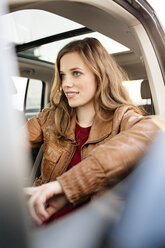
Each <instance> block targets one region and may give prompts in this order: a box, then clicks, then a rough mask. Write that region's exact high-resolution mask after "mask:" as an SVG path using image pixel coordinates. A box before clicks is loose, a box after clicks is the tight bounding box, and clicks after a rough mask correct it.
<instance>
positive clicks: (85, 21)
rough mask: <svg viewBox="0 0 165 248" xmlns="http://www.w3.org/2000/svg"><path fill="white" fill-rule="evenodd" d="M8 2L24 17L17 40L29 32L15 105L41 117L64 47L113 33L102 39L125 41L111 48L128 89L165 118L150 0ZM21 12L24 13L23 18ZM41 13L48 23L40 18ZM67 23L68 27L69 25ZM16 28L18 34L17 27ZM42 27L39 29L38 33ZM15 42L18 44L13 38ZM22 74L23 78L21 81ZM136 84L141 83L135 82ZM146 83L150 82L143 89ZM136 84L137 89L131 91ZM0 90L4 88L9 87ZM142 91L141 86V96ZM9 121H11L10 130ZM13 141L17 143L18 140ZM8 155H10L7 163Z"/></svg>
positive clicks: (158, 38)
mask: <svg viewBox="0 0 165 248" xmlns="http://www.w3.org/2000/svg"><path fill="white" fill-rule="evenodd" d="M7 4H8V10H9V12H10V15H13V14H14V18H15V20H16V19H17V18H16V16H17V14H20V19H19V18H18V19H17V22H16V23H17V25H18V26H17V27H18V30H19V33H18V34H19V35H18V36H17V38H18V37H21V30H22V32H23V33H24V36H23V39H22V40H21V38H20V40H17V44H14V46H15V55H16V56H15V57H14V58H13V61H14V62H15V63H16V64H17V65H18V71H17V72H14V73H13V72H12V73H11V76H13V77H14V79H13V81H14V82H16V81H17V82H18V81H20V82H18V84H21V83H22V82H23V81H24V82H23V83H22V84H24V86H23V89H24V91H23V93H22V98H21V100H18V104H19V105H17V106H16V108H17V109H18V110H21V111H24V114H25V116H26V118H27V119H28V118H31V117H32V116H36V115H37V114H38V112H40V111H41V110H42V108H44V107H45V106H46V105H47V104H49V96H50V91H51V86H52V83H53V79H54V63H55V59H56V52H58V50H59V47H60V46H62V45H63V44H64V43H67V42H68V41H69V40H71V39H76V38H81V37H84V35H88V36H91V37H92V36H94V37H100V36H101V35H104V36H106V37H108V38H107V39H106V41H105V44H104V41H103V38H101V39H102V44H103V45H105V46H107V47H108V48H109V47H111V46H112V44H114V43H113V42H117V43H118V45H120V49H121V50H120V49H119V50H118V49H117V50H116V52H115V48H114V49H113V48H112V50H111V53H112V54H113V56H114V57H115V59H116V61H117V62H118V63H119V64H120V65H121V66H122V67H123V68H124V70H125V71H126V72H127V73H128V76H129V78H130V82H126V86H128V85H129V86H128V88H131V91H130V94H132V93H134V94H133V95H132V99H133V100H134V101H135V102H136V103H137V105H143V106H144V107H146V109H149V111H148V110H147V111H148V114H158V115H160V116H161V117H163V118H164V117H165V105H164V98H165V53H164V51H165V33H164V30H163V27H162V26H161V24H160V22H159V20H158V18H157V17H156V14H155V12H154V10H153V9H152V7H151V6H150V5H149V4H148V3H147V2H146V1H143V0H134V1H129V0H102V1H100V0H88V1H87V0H84V1H83V0H76V1H74V0H65V1H60V0H59V1H56V0H54V1H53V0H52V1H51V0H49V1H48V0H42V1H39V0H38V1H37V0H35V1H34V0H33V1H32V0H8V1H7ZM25 10H26V11H25ZM38 10H40V12H39V15H38V13H37V12H36V11H38ZM21 11H24V12H22V17H21ZM45 11H46V12H45ZM32 13H33V14H32ZM35 13H36V16H35ZM47 13H48V14H51V15H50V19H49V15H46V17H45V14H47ZM42 15H43V20H44V21H45V22H46V25H44V21H43V22H42V21H41V19H42ZM59 16H60V17H63V18H65V19H60V21H59V23H58V22H57V23H56V22H55V20H58V18H59ZM23 17H24V18H25V17H26V18H27V19H26V18H25V19H26V21H25V22H24V21H23V19H22V23H21V18H23ZM33 18H34V19H33ZM44 18H45V19H44ZM30 19H31V22H32V24H33V25H31V29H30V30H28V27H29V25H28V24H27V25H26V26H24V24H26V23H28V21H29V20H30ZM19 21H20V23H19ZM35 22H36V23H37V24H35ZM67 22H68V24H67V25H68V26H67V27H65V24H66V23H67ZM72 22H74V23H72ZM19 25H20V26H19ZM37 25H38V27H37ZM72 25H73V26H72ZM33 26H34V27H33ZM19 27H21V29H19ZM39 27H40V29H39ZM48 27H50V28H48ZM25 28H26V29H27V34H28V32H33V34H34V36H31V37H29V35H27V37H26V32H24V31H23V30H24V29H25ZM33 28H34V29H33ZM56 28H57V30H56ZM13 29H14V30H15V31H16V32H17V30H16V29H15V26H13ZM31 30H32V31H31ZM38 30H40V33H39V34H38V33H37V31H38ZM41 31H42V32H41ZM96 32H97V34H96ZM110 39H111V40H110ZM111 41H113V42H112V43H111ZM10 42H14V39H11V40H10ZM60 42H61V43H60ZM56 44H57V45H56ZM59 44H60V45H59ZM113 50H114V51H113ZM46 51H47V53H49V56H48V55H47V54H46ZM46 55H47V58H46ZM0 56H2V55H0ZM2 59H3V58H2ZM20 78H21V79H22V78H23V80H22V81H21V80H20ZM25 81H26V82H25ZM137 82H138V87H137V86H135V85H137V84H136V83H137ZM142 82H145V85H144V87H143V86H142ZM2 83H3V84H4V82H2ZM16 84H17V83H16ZM130 85H131V87H130ZM0 87H2V85H1V86H0ZM135 87H137V88H136V90H137V91H139V92H138V93H137V91H136V92H135V91H134V90H132V89H134V88H135ZM1 89H2V90H4V88H1ZM1 89H0V91H1ZM140 90H142V92H141V95H140ZM137 94H139V95H140V97H141V98H140V101H139V99H134V98H136V95H137ZM143 100H144V101H143ZM2 105H3V103H2V102H1V106H2ZM147 105H149V108H148V106H147ZM20 106H21V107H20ZM6 111H7V110H6ZM9 115H10V113H9ZM6 121H7V120H6ZM4 125H5V124H4ZM4 125H3V128H4ZM7 125H8V123H6V126H5V128H7ZM4 130H5V129H4ZM6 138H8V140H10V139H12V138H13V139H15V137H11V133H10V132H9V133H8V132H6ZM11 145H14V140H13V142H11ZM11 149H12V146H11ZM20 151H21V148H20V149H19V152H20ZM2 152H3V151H2ZM7 159H8V158H7V157H6V162H5V163H7ZM15 162H16V163H17V161H15ZM15 242H16V241H15ZM19 245H20V244H17V246H16V247H21V246H19ZM27 247H28V246H27ZM8 248H9V246H8Z"/></svg>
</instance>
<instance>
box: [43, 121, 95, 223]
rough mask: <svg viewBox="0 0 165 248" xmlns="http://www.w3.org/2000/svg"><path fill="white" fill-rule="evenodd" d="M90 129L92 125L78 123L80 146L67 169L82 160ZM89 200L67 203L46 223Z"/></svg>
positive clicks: (77, 134)
mask: <svg viewBox="0 0 165 248" xmlns="http://www.w3.org/2000/svg"><path fill="white" fill-rule="evenodd" d="M90 129H91V127H80V126H79V125H78V124H76V142H77V144H78V146H77V149H76V151H75V154H74V156H73V158H72V160H71V162H70V164H69V166H68V168H67V170H70V169H71V168H72V167H73V166H75V165H76V164H78V163H79V162H80V161H81V148H82V146H83V144H84V143H85V142H86V141H87V139H88V136H89V132H90ZM87 202H88V201H86V202H84V203H81V204H79V205H77V206H76V207H71V206H70V205H69V204H67V205H66V206H65V207H64V208H62V209H61V210H59V211H58V212H57V213H55V214H54V215H52V216H51V218H50V219H49V220H47V221H45V222H44V224H46V223H50V222H52V221H55V220H56V219H59V218H60V217H62V216H64V215H67V214H69V213H71V212H73V211H75V210H76V209H78V208H80V207H82V206H83V205H85V204H86V203H87Z"/></svg>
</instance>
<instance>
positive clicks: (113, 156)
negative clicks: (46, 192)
mask: <svg viewBox="0 0 165 248" xmlns="http://www.w3.org/2000/svg"><path fill="white" fill-rule="evenodd" d="M161 125H162V123H161V121H160V120H159V118H158V117H154V116H147V117H143V116H141V115H139V114H138V113H135V112H134V110H131V109H129V110H128V111H127V112H126V113H125V114H124V115H123V118H122V120H121V122H120V133H118V134H117V135H115V136H114V137H113V138H112V139H110V140H109V141H107V142H106V143H105V144H103V145H99V146H98V147H97V148H95V149H94V150H93V151H92V152H91V153H90V155H89V156H88V157H87V158H86V159H84V160H83V161H81V162H80V163H79V164H78V165H77V166H75V167H73V168H72V169H71V170H69V171H67V172H66V173H64V174H63V175H62V176H60V177H58V178H57V180H58V181H59V183H60V184H61V185H62V188H63V190H64V192H65V195H66V197H67V198H68V200H69V202H71V203H72V204H77V203H79V202H80V201H83V200H84V199H85V198H86V197H87V196H90V195H92V194H93V193H96V192H98V191H100V190H101V189H103V188H104V187H105V186H108V185H111V186H113V185H115V184H116V183H117V182H119V181H120V180H121V178H123V177H124V176H125V175H126V174H128V173H129V172H130V171H131V169H132V168H133V167H134V166H135V164H136V163H137V162H138V161H139V160H140V159H141V157H142V156H143V155H144V153H145V152H146V151H147V148H148V146H149V144H150V143H151V141H152V139H153V138H154V136H155V135H156V134H157V132H158V130H159V129H160V126H161Z"/></svg>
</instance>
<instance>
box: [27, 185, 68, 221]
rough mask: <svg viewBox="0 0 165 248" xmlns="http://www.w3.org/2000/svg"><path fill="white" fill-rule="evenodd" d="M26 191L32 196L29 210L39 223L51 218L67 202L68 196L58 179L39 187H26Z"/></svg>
mask: <svg viewBox="0 0 165 248" xmlns="http://www.w3.org/2000/svg"><path fill="white" fill-rule="evenodd" d="M24 192H25V194H27V195H29V196H30V199H29V201H28V206H29V211H30V213H31V216H32V217H33V219H35V220H36V221H37V223H38V224H42V223H43V222H44V221H45V220H47V219H49V218H50V217H51V216H52V215H53V214H54V213H56V212H57V211H58V210H59V209H61V208H62V207H64V206H65V205H66V203H67V199H66V196H65V195H64V192H63V189H62V187H61V185H60V183H59V182H58V181H54V182H50V183H47V184H43V185H41V186H37V187H28V188H25V189H24Z"/></svg>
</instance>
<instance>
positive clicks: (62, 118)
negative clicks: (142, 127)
mask: <svg viewBox="0 0 165 248" xmlns="http://www.w3.org/2000/svg"><path fill="white" fill-rule="evenodd" d="M71 52H77V53H78V54H79V55H80V56H81V58H82V59H83V61H84V62H85V63H86V65H87V66H88V67H89V69H90V70H91V71H92V72H93V73H94V75H95V78H96V83H97V92H96V94H95V98H94V108H95V111H96V113H97V114H98V115H100V118H102V117H101V114H100V113H101V112H102V111H105V112H112V111H114V110H115V109H116V108H117V107H119V106H121V105H122V104H129V105H130V104H131V105H132V101H131V99H130V97H129V94H128V92H127V90H126V89H125V87H124V86H123V85H122V81H125V80H128V77H127V74H126V73H125V72H124V71H123V70H122V68H121V67H120V66H119V65H118V64H117V63H116V61H115V60H114V58H113V57H112V56H111V55H110V54H109V53H108V52H107V50H106V49H105V48H104V47H103V46H102V44H101V43H100V42H99V41H98V40H97V39H95V38H85V39H83V40H76V41H72V42H70V43H69V44H67V45H66V46H65V47H63V48H62V49H61V50H60V51H59V53H58V56H57V59H56V64H55V79H54V83H53V86H52V90H51V95H50V101H51V106H52V108H53V109H55V126H56V132H57V136H58V138H59V139H60V138H65V139H66V138H67V137H66V131H67V130H68V128H69V126H70V120H71V118H72V116H73V114H74V113H75V109H74V108H71V107H70V106H69V104H68V101H67V98H66V97H65V95H64V92H63V91H62V90H61V78H60V60H61V58H62V57H63V56H64V55H65V54H67V53H71ZM57 96H58V97H60V99H59V102H58V103H57Z"/></svg>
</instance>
